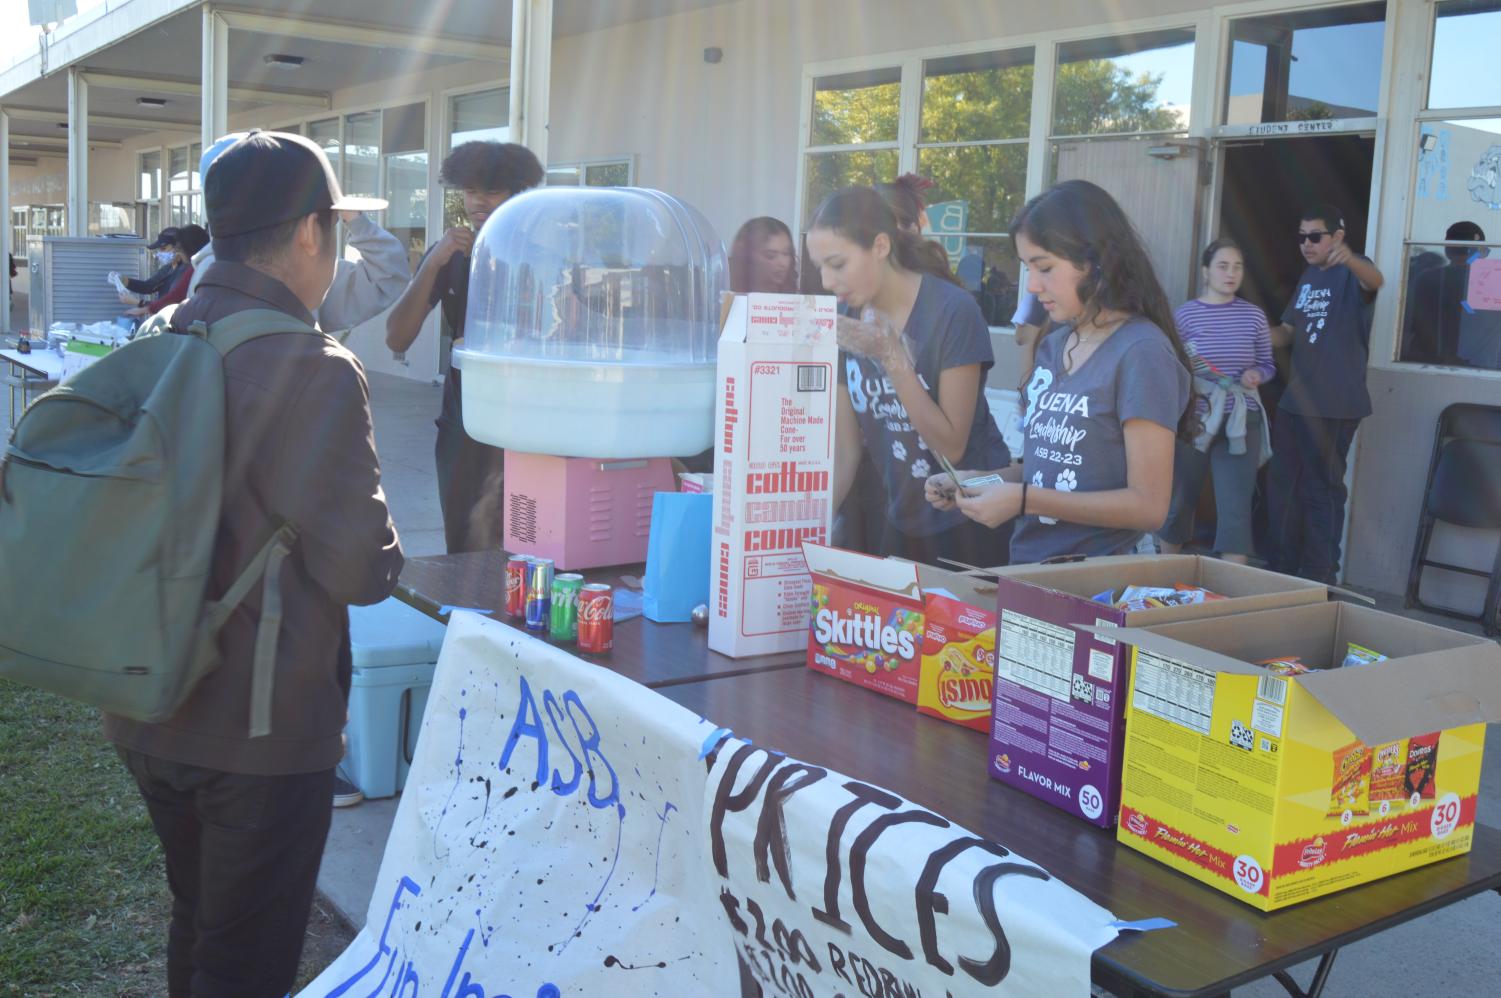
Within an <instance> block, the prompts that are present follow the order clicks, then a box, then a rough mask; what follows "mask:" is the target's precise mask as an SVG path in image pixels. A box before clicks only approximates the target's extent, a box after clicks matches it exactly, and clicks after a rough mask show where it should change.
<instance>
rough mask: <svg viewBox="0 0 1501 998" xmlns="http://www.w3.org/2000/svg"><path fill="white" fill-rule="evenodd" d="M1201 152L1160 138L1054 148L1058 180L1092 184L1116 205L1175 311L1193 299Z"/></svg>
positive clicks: (1190, 142) (1065, 143)
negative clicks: (1134, 232) (1133, 230)
mask: <svg viewBox="0 0 1501 998" xmlns="http://www.w3.org/2000/svg"><path fill="white" fill-rule="evenodd" d="M1204 148H1205V147H1204V143H1203V140H1202V139H1185V138H1174V139H1164V138H1160V137H1140V138H1106V139H1066V140H1062V141H1060V142H1059V143H1058V144H1057V145H1056V146H1055V147H1054V159H1053V164H1054V170H1055V177H1056V179H1057V180H1059V181H1063V180H1076V179H1077V180H1088V181H1091V182H1093V183H1095V184H1098V185H1099V186H1101V187H1103V188H1104V189H1105V190H1107V191H1109V192H1110V194H1111V196H1112V197H1114V198H1115V200H1116V201H1117V202H1118V203H1119V204H1120V206H1121V209H1122V210H1123V211H1125V213H1126V217H1128V218H1129V219H1130V220H1131V223H1132V224H1133V225H1134V226H1136V230H1137V232H1139V233H1140V234H1141V237H1142V241H1143V242H1145V243H1146V247H1147V253H1148V254H1149V255H1150V256H1151V258H1152V266H1153V268H1154V269H1155V270H1156V271H1157V279H1158V280H1159V281H1160V282H1161V283H1162V289H1163V291H1165V292H1166V293H1167V298H1168V302H1169V304H1170V305H1171V306H1172V307H1174V308H1176V307H1177V306H1178V305H1179V304H1181V303H1182V302H1183V301H1184V300H1186V299H1187V298H1189V297H1192V295H1193V294H1194V290H1193V289H1194V285H1195V283H1196V278H1197V265H1196V263H1195V256H1196V253H1197V250H1196V248H1195V247H1196V243H1197V241H1198V233H1199V230H1200V228H1201V227H1202V225H1203V206H1204V190H1205V186H1206V185H1205V181H1206V180H1207V179H1208V174H1207V172H1206V170H1205V165H1206V164H1205V158H1204Z"/></svg>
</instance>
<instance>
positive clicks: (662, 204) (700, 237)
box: [454, 187, 727, 568]
mask: <svg viewBox="0 0 1501 998" xmlns="http://www.w3.org/2000/svg"><path fill="white" fill-rule="evenodd" d="M726 286H727V281H726V267H725V255H724V246H723V244H722V243H721V242H720V240H719V237H718V236H717V235H715V233H714V230H713V228H712V227H711V226H710V225H709V223H708V222H707V221H706V220H705V219H704V217H703V216H702V215H701V214H699V212H698V211H697V210H696V209H694V208H693V207H692V206H691V205H688V204H686V203H684V202H682V201H679V200H677V199H676V198H673V197H670V196H669V195H666V194H663V193H661V192H660V191H652V190H645V189H640V188H590V187H566V188H565V187H552V188H541V189H538V190H533V191H528V192H527V193H525V194H521V195H518V196H517V197H514V198H511V199H510V200H509V201H507V202H506V203H505V204H503V205H502V206H501V207H500V208H499V209H497V210H496V211H495V213H494V214H493V215H492V216H491V217H490V219H489V221H487V222H486V223H485V226H484V228H483V229H482V230H481V231H480V233H479V234H478V236H477V237H476V238H475V246H474V255H473V262H472V269H471V272H470V280H469V311H468V314H467V317H466V320H465V341H464V343H463V345H462V346H461V347H460V348H459V349H456V350H454V363H455V364H456V365H458V366H459V368H460V369H461V370H462V371H463V393H464V397H463V402H464V428H465V429H466V430H467V431H468V432H469V434H470V436H472V437H474V438H475V439H476V440H480V441H482V442H484V443H488V444H493V445H495V446H497V447H504V448H506V485H505V488H506V496H505V503H506V512H505V519H506V534H505V542H506V546H507V549H508V550H512V551H524V552H526V553H530V554H538V555H541V556H544V557H552V558H554V559H555V560H556V561H557V562H558V564H559V566H560V567H568V568H583V567H593V566H596V565H608V564H622V563H628V562H635V561H641V560H643V559H644V558H645V554H646V539H647V531H648V530H649V527H650V519H651V497H652V494H653V493H655V492H657V491H661V490H670V489H672V488H673V477H672V469H671V466H670V462H669V460H668V458H671V457H683V456H688V455H692V454H697V453H699V452H701V451H703V450H705V449H707V448H708V446H709V443H710V438H711V436H712V429H713V428H712V423H713V416H714V384H715V351H716V347H717V343H718V337H719V300H720V294H721V293H722V292H723V290H724V289H725V288H726ZM565 459H566V460H565Z"/></svg>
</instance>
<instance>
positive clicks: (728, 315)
mask: <svg viewBox="0 0 1501 998" xmlns="http://www.w3.org/2000/svg"><path fill="white" fill-rule="evenodd" d="M748 307H749V306H748V305H747V303H746V301H745V295H735V294H728V293H727V294H725V295H724V297H723V298H721V299H720V300H719V329H720V333H719V339H720V342H722V343H744V342H745V327H746V325H747V323H746V321H745V312H746V309H747V308H748ZM731 319H733V320H735V321H733V322H731V321H730V320H731Z"/></svg>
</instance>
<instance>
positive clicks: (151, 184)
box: [136, 149, 164, 238]
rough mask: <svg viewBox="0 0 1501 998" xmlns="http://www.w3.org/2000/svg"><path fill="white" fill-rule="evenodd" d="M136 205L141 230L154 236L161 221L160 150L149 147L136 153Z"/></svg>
mask: <svg viewBox="0 0 1501 998" xmlns="http://www.w3.org/2000/svg"><path fill="white" fill-rule="evenodd" d="M136 205H137V220H138V222H139V223H140V227H141V231H142V233H144V234H145V235H146V236H147V237H148V238H155V236H156V234H157V233H158V232H160V231H161V229H162V226H163V224H164V223H163V222H162V151H161V150H160V149H150V150H147V151H145V152H141V153H137V154H136Z"/></svg>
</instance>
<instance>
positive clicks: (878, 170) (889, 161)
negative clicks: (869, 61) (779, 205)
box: [803, 66, 902, 228]
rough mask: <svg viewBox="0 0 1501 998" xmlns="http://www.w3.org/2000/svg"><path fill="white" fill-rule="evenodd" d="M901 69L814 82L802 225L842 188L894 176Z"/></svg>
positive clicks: (828, 78)
mask: <svg viewBox="0 0 1501 998" xmlns="http://www.w3.org/2000/svg"><path fill="white" fill-rule="evenodd" d="M901 105H902V71H901V69H900V67H895V66H894V67H891V68H888V69H875V70H869V71H865V72H860V73H845V74H841V75H839V76H824V77H819V78H818V79H815V80H814V81H813V107H812V115H811V118H810V121H811V125H810V127H809V134H808V135H807V136H806V143H807V144H806V148H805V150H804V161H803V227H804V228H807V224H808V222H810V221H811V220H812V218H813V212H814V211H816V210H817V208H818V205H819V202H821V201H822V200H823V199H824V198H825V197H827V196H829V195H830V194H832V193H834V192H835V191H837V190H840V189H841V188H844V187H850V186H853V185H856V184H874V183H879V182H882V181H891V180H895V179H896V175H897V169H898V164H899V162H900V158H901V154H900V149H901V144H900V134H899V133H900V130H901Z"/></svg>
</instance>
